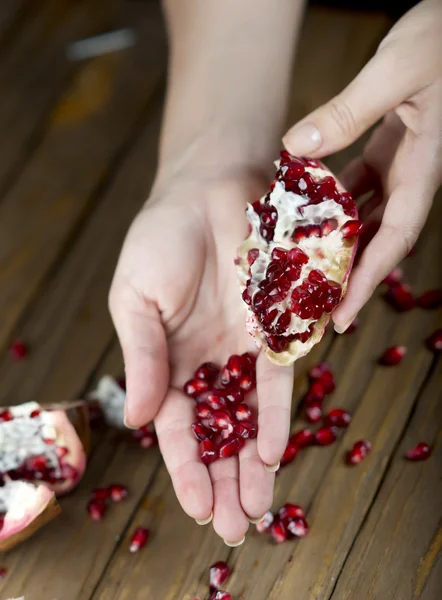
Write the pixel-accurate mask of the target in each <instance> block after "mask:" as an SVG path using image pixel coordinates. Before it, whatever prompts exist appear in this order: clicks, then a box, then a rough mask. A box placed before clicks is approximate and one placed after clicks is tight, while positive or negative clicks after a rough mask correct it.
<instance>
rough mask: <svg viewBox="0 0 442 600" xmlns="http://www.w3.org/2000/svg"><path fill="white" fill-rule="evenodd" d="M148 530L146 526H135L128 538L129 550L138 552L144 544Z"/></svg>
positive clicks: (147, 536) (147, 537)
mask: <svg viewBox="0 0 442 600" xmlns="http://www.w3.org/2000/svg"><path fill="white" fill-rule="evenodd" d="M149 534H150V531H149V530H148V529H147V527H137V528H136V529H135V531H134V533H133V535H132V537H131V538H130V543H129V552H138V550H141V548H143V546H145V545H146V543H147V540H148V539H149Z"/></svg>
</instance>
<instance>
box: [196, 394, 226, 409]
mask: <svg viewBox="0 0 442 600" xmlns="http://www.w3.org/2000/svg"><path fill="white" fill-rule="evenodd" d="M198 402H199V403H200V402H205V403H207V404H208V405H209V406H210V408H211V409H212V410H222V409H224V408H225V407H226V404H227V402H226V398H225V392H224V390H211V391H210V392H204V394H201V396H199V397H198Z"/></svg>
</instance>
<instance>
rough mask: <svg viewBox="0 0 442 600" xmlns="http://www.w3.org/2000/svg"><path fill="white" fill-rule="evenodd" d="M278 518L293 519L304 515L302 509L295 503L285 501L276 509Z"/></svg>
mask: <svg viewBox="0 0 442 600" xmlns="http://www.w3.org/2000/svg"><path fill="white" fill-rule="evenodd" d="M278 515H279V518H280V519H295V518H297V517H303V518H304V517H305V513H304V509H303V508H302V507H301V506H298V505H297V504H290V503H289V502H287V503H286V504H284V505H283V506H281V508H280V509H279V511H278Z"/></svg>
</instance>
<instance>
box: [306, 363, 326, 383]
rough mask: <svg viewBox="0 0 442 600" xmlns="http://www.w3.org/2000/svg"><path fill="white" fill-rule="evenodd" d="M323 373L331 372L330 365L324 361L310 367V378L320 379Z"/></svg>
mask: <svg viewBox="0 0 442 600" xmlns="http://www.w3.org/2000/svg"><path fill="white" fill-rule="evenodd" d="M324 373H331V368H330V365H329V364H328V363H326V362H322V363H319V364H317V365H315V366H314V367H312V368H311V369H310V373H309V376H310V379H313V380H314V379H320V378H321V376H322V375H323V374H324Z"/></svg>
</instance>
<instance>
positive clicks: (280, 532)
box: [270, 519, 287, 544]
mask: <svg viewBox="0 0 442 600" xmlns="http://www.w3.org/2000/svg"><path fill="white" fill-rule="evenodd" d="M270 533H271V534H272V537H273V539H274V540H275V542H276V543H277V544H282V543H283V542H285V541H286V540H287V529H286V526H285V524H284V523H283V521H281V520H280V519H275V520H274V521H273V523H272V524H271V525H270Z"/></svg>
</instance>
